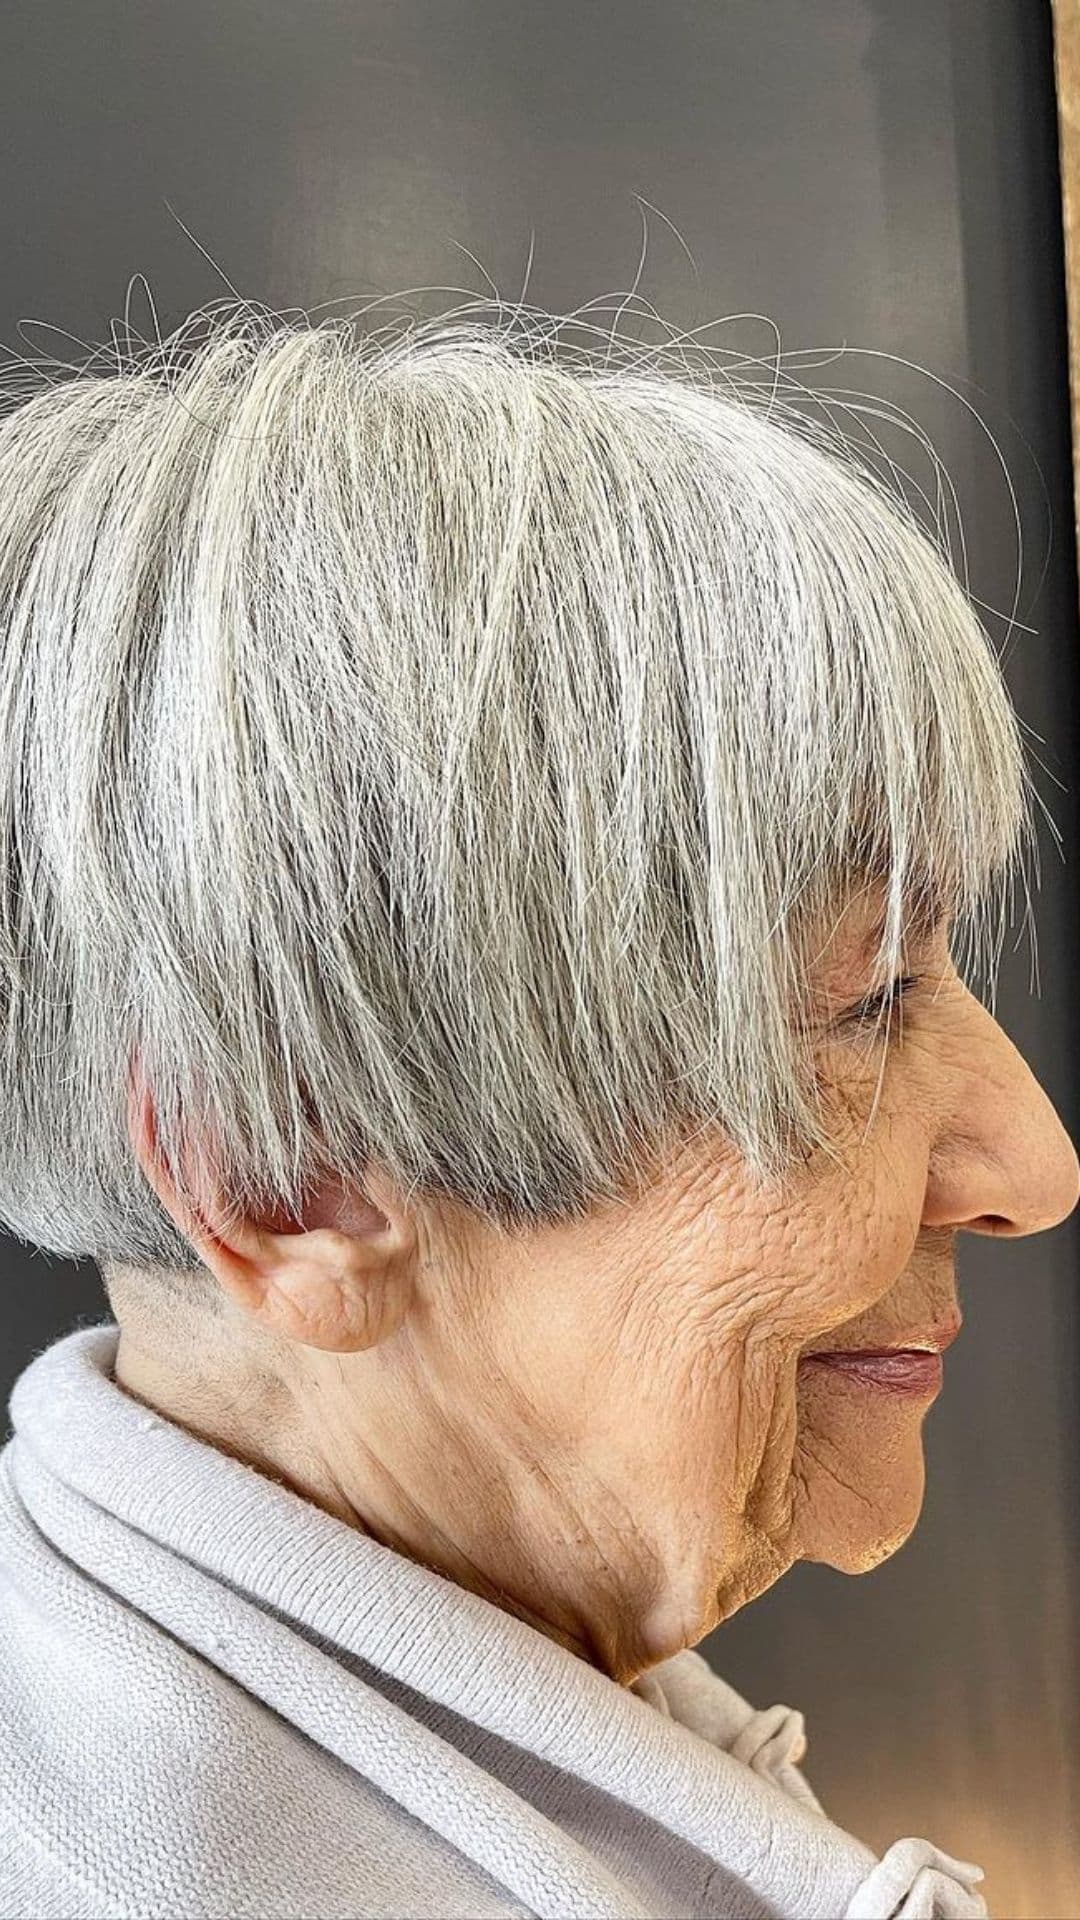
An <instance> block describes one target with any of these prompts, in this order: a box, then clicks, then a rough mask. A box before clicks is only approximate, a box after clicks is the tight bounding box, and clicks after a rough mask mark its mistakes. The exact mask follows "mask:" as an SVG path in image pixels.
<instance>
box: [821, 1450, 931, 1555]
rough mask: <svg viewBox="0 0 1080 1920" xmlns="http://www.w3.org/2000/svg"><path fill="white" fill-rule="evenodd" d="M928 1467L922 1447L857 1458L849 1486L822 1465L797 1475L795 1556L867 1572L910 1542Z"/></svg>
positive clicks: (921, 1504)
mask: <svg viewBox="0 0 1080 1920" xmlns="http://www.w3.org/2000/svg"><path fill="white" fill-rule="evenodd" d="M925 1487H926V1466H925V1462H924V1460H923V1452H922V1443H921V1440H919V1438H918V1437H917V1436H916V1437H915V1440H914V1444H913V1445H912V1446H910V1447H908V1448H905V1449H904V1450H903V1451H902V1452H901V1453H899V1454H897V1453H893V1454H892V1455H891V1457H890V1458H889V1459H887V1460H882V1461H880V1462H874V1461H873V1460H869V1461H868V1460H866V1459H865V1458H864V1459H860V1460H859V1462H858V1464H857V1465H854V1464H853V1467H852V1473H851V1478H850V1481H849V1483H847V1484H844V1483H843V1482H841V1481H840V1480H839V1479H838V1478H836V1476H835V1475H833V1474H832V1473H830V1474H827V1475H826V1474H824V1473H823V1472H822V1470H821V1468H820V1466H816V1467H813V1468H811V1470H810V1471H809V1472H808V1473H807V1474H806V1475H805V1477H804V1478H803V1477H800V1482H799V1492H798V1496H797V1499H796V1522H795V1532H796V1537H797V1539H798V1542H799V1550H798V1555H797V1557H798V1558H799V1559H800V1560H814V1561H818V1562H820V1563H821V1564H822V1565H824V1566H828V1567H835V1568H836V1570H837V1572H838V1573H870V1572H872V1570H873V1569H874V1567H879V1566H880V1565H881V1563H882V1561H883V1560H888V1559H890V1558H891V1556H892V1555H893V1554H894V1553H898V1552H899V1550H900V1548H901V1547H902V1546H904V1545H905V1544H906V1542H907V1541H908V1540H909V1539H910V1538H911V1535H912V1533H913V1532H914V1531H915V1528H916V1526H917V1525H918V1521H919V1515H920V1514H921V1512H922V1506H923V1494H924V1492H925Z"/></svg>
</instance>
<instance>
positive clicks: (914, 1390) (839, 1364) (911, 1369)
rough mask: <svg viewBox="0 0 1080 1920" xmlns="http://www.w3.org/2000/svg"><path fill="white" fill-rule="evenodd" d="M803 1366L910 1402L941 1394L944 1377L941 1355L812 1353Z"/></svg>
mask: <svg viewBox="0 0 1080 1920" xmlns="http://www.w3.org/2000/svg"><path fill="white" fill-rule="evenodd" d="M799 1364H800V1366H804V1367H805V1366H813V1367H828V1368H829V1369H830V1371H831V1372H833V1373H842V1374H844V1375H845V1376H846V1377H847V1379H849V1380H857V1381H860V1382H861V1383H862V1384H863V1385H864V1386H867V1387H877V1388H878V1389H879V1390H880V1391H881V1392H883V1393H894V1394H900V1395H902V1396H904V1397H906V1398H907V1399H910V1400H919V1399H923V1398H925V1396H926V1395H927V1394H934V1393H939V1392H940V1390H941V1384H942V1380H943V1377H944V1374H943V1368H942V1363H941V1355H940V1353H914V1352H912V1351H910V1350H908V1351H906V1352H903V1353H810V1354H807V1355H806V1356H805V1357H804V1358H803V1359H802V1360H801V1361H800V1362H799Z"/></svg>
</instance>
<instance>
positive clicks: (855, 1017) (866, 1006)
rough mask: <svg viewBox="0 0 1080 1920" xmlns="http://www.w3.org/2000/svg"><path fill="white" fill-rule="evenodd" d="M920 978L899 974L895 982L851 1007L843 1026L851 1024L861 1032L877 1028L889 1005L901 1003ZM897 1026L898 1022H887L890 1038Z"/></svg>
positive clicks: (910, 974)
mask: <svg viewBox="0 0 1080 1920" xmlns="http://www.w3.org/2000/svg"><path fill="white" fill-rule="evenodd" d="M921 977H922V976H921V975H920V974H917V973H902V974H899V975H898V976H897V978H896V979H895V980H890V981H889V983H888V985H887V986H884V987H881V988H879V990H878V992H877V993H872V994H871V995H870V996H869V997H868V998H867V999H866V1000H860V1001H859V1004H858V1006H856V1007H852V1008H851V1009H850V1011H849V1012H848V1013H847V1014H846V1015H845V1018H844V1024H845V1025H847V1024H851V1025H852V1026H856V1027H858V1028H860V1029H861V1030H863V1031H865V1030H866V1029H867V1028H870V1027H877V1025H878V1023H879V1021H880V1020H881V1018H882V1016H883V1015H884V1014H886V1013H887V1012H888V1009H889V1006H890V1004H891V1003H892V1002H897V1003H899V1002H900V1001H902V1000H903V999H904V997H905V995H907V994H909V993H910V992H911V990H912V988H913V987H917V986H918V984H919V981H920V979H921ZM898 1025H899V1022H894V1021H892V1020H890V1021H889V1022H888V1029H887V1030H888V1034H889V1036H890V1038H891V1037H892V1035H893V1034H895V1033H896V1031H897V1028H898Z"/></svg>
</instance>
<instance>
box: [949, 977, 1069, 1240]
mask: <svg viewBox="0 0 1080 1920" xmlns="http://www.w3.org/2000/svg"><path fill="white" fill-rule="evenodd" d="M972 1018H973V1021H974V1022H975V1023H976V1024H974V1025H973V1027H972V1029H971V1032H970V1045H969V1047H965V1050H964V1051H965V1057H966V1059H965V1066H964V1068H963V1070H962V1072H960V1073H958V1074H957V1076H956V1082H957V1084H956V1098H955V1101H954V1103H953V1108H952V1114H953V1119H952V1123H951V1124H950V1125H949V1126H947V1127H946V1129H945V1131H944V1133H943V1136H942V1138H941V1140H940V1142H939V1143H938V1144H937V1146H936V1147H935V1150H934V1152H933V1153H932V1154H931V1162H930V1170H929V1174H928V1179H927V1192H926V1205H925V1207H924V1211H923V1224H924V1225H925V1226H952V1227H957V1228H963V1229H964V1230H966V1231H967V1232H969V1233H990V1234H1002V1235H1020V1234H1026V1233H1043V1232H1045V1231H1046V1230H1047V1228H1049V1227H1056V1226H1057V1225H1058V1224H1059V1222H1060V1221H1062V1220H1065V1219H1067V1218H1068V1216H1069V1214H1070V1213H1072V1211H1073V1209H1074V1207H1075V1206H1076V1204H1077V1201H1078V1200H1080V1160H1078V1158H1077V1153H1076V1148H1075V1146H1074V1145H1073V1143H1072V1140H1071V1139H1070V1138H1069V1135H1068V1134H1067V1132H1066V1131H1065V1128H1064V1127H1063V1126H1062V1123H1061V1120H1060V1119H1059V1117H1058V1113H1057V1109H1056V1108H1055V1107H1054V1105H1053V1102H1052V1101H1051V1100H1050V1098H1049V1096H1048V1095H1047V1094H1046V1092H1045V1091H1044V1089H1043V1088H1042V1087H1041V1086H1040V1084H1039V1082H1038V1080H1036V1078H1035V1075H1034V1074H1033V1073H1032V1071H1031V1068H1030V1067H1029V1066H1028V1064H1027V1061H1026V1060H1025V1059H1024V1057H1023V1055H1022V1054H1021V1053H1020V1052H1019V1050H1018V1049H1017V1048H1016V1047H1015V1046H1014V1045H1013V1043H1012V1041H1011V1040H1010V1039H1009V1036H1008V1034H1007V1033H1006V1032H1005V1031H1004V1029H1003V1028H1002V1027H1000V1026H999V1025H998V1022H997V1021H996V1020H995V1019H994V1017H993V1015H992V1014H991V1013H989V1012H988V1011H987V1009H986V1008H985V1007H984V1006H982V1005H981V1004H980V1002H979V1001H978V1000H976V999H975V998H974V996H972ZM967 1062H970V1064H966V1063H967Z"/></svg>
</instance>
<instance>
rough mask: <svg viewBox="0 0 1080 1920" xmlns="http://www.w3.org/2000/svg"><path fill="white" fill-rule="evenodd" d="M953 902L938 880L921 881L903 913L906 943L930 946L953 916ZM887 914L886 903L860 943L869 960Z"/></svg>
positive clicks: (862, 952)
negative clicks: (935, 936)
mask: <svg viewBox="0 0 1080 1920" xmlns="http://www.w3.org/2000/svg"><path fill="white" fill-rule="evenodd" d="M952 910H953V903H952V901H951V899H950V896H949V895H948V894H947V892H946V891H945V889H944V888H943V887H941V886H939V885H938V883H937V882H936V881H930V880H926V881H921V882H920V883H919V885H918V886H917V887H913V888H912V890H911V892H910V893H909V895H908V898H907V902H906V905H905V908H904V913H903V916H902V924H903V933H904V939H905V942H910V943H911V944H912V945H914V946H923V945H928V944H929V942H930V941H931V940H932V939H933V938H934V935H935V934H936V933H937V932H938V931H939V930H940V928H941V927H942V925H943V924H944V922H945V921H946V920H948V919H949V918H950V917H951V914H952ZM887 917H888V908H887V906H884V907H882V909H881V912H880V913H879V914H877V916H876V917H875V920H874V924H873V926H872V927H871V928H870V930H869V932H868V933H867V934H866V936H865V939H864V940H862V941H860V943H859V952H860V954H861V955H864V956H865V957H866V958H867V959H870V958H871V957H872V956H873V955H874V954H876V952H877V950H878V945H879V942H880V940H881V937H882V935H883V933H884V932H885V922H886V919H887Z"/></svg>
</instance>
